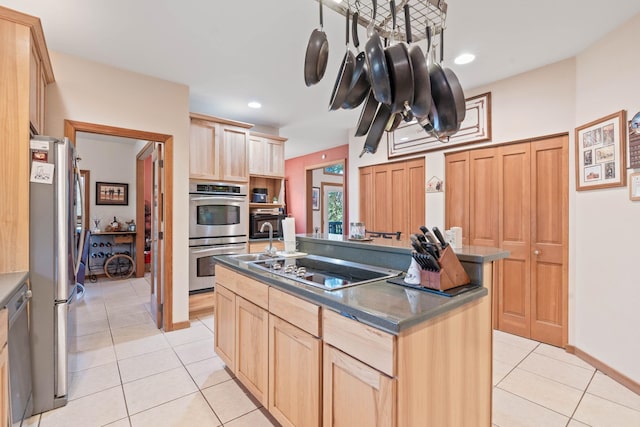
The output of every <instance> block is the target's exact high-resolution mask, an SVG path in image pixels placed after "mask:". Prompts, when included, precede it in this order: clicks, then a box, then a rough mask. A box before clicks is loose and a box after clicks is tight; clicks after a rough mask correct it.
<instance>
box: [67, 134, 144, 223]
mask: <svg viewBox="0 0 640 427" xmlns="http://www.w3.org/2000/svg"><path fill="white" fill-rule="evenodd" d="M132 141H134V142H135V140H132ZM76 148H77V150H78V155H79V156H80V158H81V159H82V160H81V161H80V169H86V170H89V171H90V177H91V182H87V183H86V184H85V185H87V186H88V187H89V191H90V199H89V213H88V217H89V220H90V225H91V226H92V227H93V219H94V218H99V219H100V229H101V230H104V229H105V227H106V226H107V225H108V224H110V223H111V222H112V221H113V217H114V216H115V217H116V218H117V219H118V221H119V222H121V223H123V224H124V223H125V222H127V221H131V220H132V219H135V218H136V154H138V150H137V148H136V144H133V143H131V142H129V143H127V142H119V141H115V140H114V141H104V140H103V139H100V140H98V139H92V138H91V137H85V136H79V137H78V138H77V140H76ZM96 182H116V183H122V184H129V196H128V200H129V204H128V205H127V206H112V205H96Z"/></svg>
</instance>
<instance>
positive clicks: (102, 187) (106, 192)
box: [96, 182, 129, 206]
mask: <svg viewBox="0 0 640 427" xmlns="http://www.w3.org/2000/svg"><path fill="white" fill-rule="evenodd" d="M128 204H129V184H120V183H115V182H96V205H119V206H127V205H128Z"/></svg>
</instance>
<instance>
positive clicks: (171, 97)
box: [46, 51, 189, 322]
mask: <svg viewBox="0 0 640 427" xmlns="http://www.w3.org/2000/svg"><path fill="white" fill-rule="evenodd" d="M50 56H51V62H52V65H53V71H54V74H55V78H56V82H55V83H53V84H52V85H50V86H48V87H47V93H46V108H47V110H46V111H47V116H46V129H47V133H49V134H51V135H63V133H64V120H65V119H69V120H76V121H81V122H88V123H96V124H100V125H109V126H116V127H122V128H128V129H136V130H141V131H147V132H155V133H162V134H168V135H173V138H174V139H173V146H174V160H173V183H171V184H172V185H173V194H174V203H173V206H168V207H167V213H168V214H170V215H172V216H173V301H172V302H173V321H174V322H182V321H188V319H189V299H188V297H189V295H188V286H189V285H188V282H189V271H188V267H189V262H188V261H189V254H188V231H189V230H188V224H189V216H188V206H189V200H188V192H189V191H188V183H189V178H188V177H189V88H188V87H187V86H185V85H182V84H177V83H173V82H169V81H166V80H160V79H157V78H154V77H150V76H145V75H142V74H137V73H132V72H129V71H124V70H121V69H118V68H114V67H111V66H107V65H103V64H100V63H97V62H91V61H87V60H84V59H80V58H77V57H74V56H71V55H67V54H62V53H58V52H53V51H51V52H50ZM92 180H93V174H92Z"/></svg>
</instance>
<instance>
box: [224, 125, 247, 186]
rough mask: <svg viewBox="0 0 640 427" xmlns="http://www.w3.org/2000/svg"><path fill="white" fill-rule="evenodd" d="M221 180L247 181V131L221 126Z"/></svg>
mask: <svg viewBox="0 0 640 427" xmlns="http://www.w3.org/2000/svg"><path fill="white" fill-rule="evenodd" d="M221 133H222V141H223V146H222V151H223V164H222V166H221V168H222V172H223V180H225V181H248V180H249V173H248V170H247V145H248V137H247V131H246V130H244V129H241V128H235V127H226V126H225V127H222V132H221Z"/></svg>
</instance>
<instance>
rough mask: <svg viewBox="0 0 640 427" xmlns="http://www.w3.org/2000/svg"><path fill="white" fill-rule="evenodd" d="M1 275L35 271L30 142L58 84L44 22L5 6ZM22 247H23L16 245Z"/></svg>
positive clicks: (0, 23) (0, 21) (0, 69)
mask: <svg viewBox="0 0 640 427" xmlns="http://www.w3.org/2000/svg"><path fill="white" fill-rule="evenodd" d="M0 52H2V55H0V58H1V59H0V81H1V82H2V88H3V89H2V92H3V94H2V96H1V97H0V141H1V142H0V224H1V227H2V233H0V248H10V247H13V248H15V250H3V251H2V252H1V255H0V273H1V272H11V271H21V270H28V269H29V169H30V151H29V139H30V135H31V132H34V133H43V131H44V97H45V87H46V85H47V84H48V83H52V82H53V81H54V78H53V69H52V68H51V61H50V59H49V53H48V52H47V46H46V43H45V40H44V33H43V31H42V25H41V23H40V20H39V19H38V18H36V17H33V16H30V15H25V14H23V13H20V12H16V11H14V10H11V9H7V8H5V7H1V6H0ZM16 242H18V244H17V245H16Z"/></svg>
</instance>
